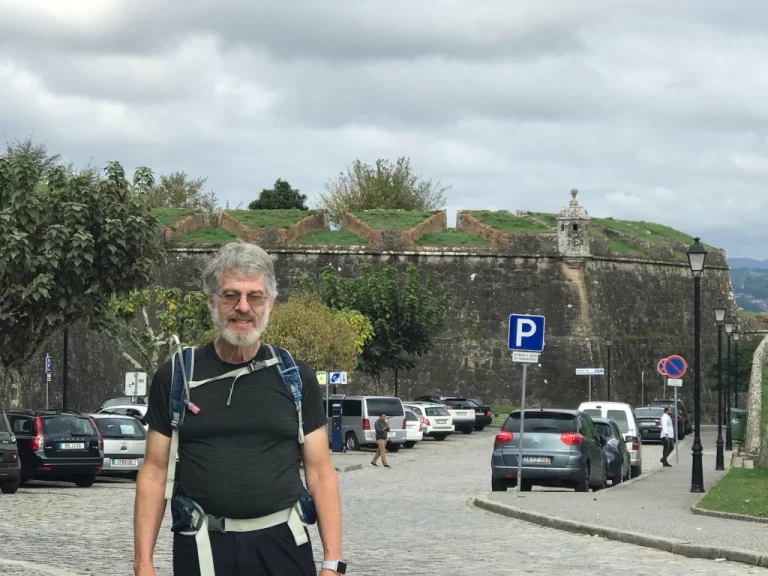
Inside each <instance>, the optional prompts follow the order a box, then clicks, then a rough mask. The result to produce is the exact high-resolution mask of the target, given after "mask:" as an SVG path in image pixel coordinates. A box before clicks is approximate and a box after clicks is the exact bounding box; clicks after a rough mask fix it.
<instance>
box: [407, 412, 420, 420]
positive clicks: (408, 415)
mask: <svg viewBox="0 0 768 576" xmlns="http://www.w3.org/2000/svg"><path fill="white" fill-rule="evenodd" d="M405 419H406V420H410V421H413V420H416V421H417V422H418V421H419V417H418V416H416V414H414V413H413V412H411V411H410V410H406V411H405Z"/></svg>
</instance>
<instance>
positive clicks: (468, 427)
mask: <svg viewBox="0 0 768 576" xmlns="http://www.w3.org/2000/svg"><path fill="white" fill-rule="evenodd" d="M449 398H453V399H457V398H458V397H457V396H435V395H426V396H419V397H418V398H416V399H415V400H414V402H433V403H436V404H442V405H443V406H444V407H445V409H446V410H448V413H449V414H450V415H451V419H452V420H453V427H454V429H455V430H456V431H457V432H458V431H459V430H461V432H463V433H464V434H472V432H473V431H474V429H475V422H476V421H477V415H476V413H475V408H474V406H472V405H471V404H469V403H465V402H464V399H460V400H458V402H459V403H460V404H459V406H458V407H457V406H456V405H454V404H453V403H451V402H448V399H449Z"/></svg>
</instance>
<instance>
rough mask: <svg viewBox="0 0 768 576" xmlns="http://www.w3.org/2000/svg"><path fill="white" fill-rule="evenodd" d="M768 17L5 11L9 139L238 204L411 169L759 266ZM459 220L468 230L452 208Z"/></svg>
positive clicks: (633, 1)
mask: <svg viewBox="0 0 768 576" xmlns="http://www.w3.org/2000/svg"><path fill="white" fill-rule="evenodd" d="M767 19H768V6H766V5H764V3H763V2H759V1H758V0H750V1H748V2H744V3H742V4H741V5H740V10H738V11H736V10H733V8H732V7H731V6H730V5H729V4H728V3H727V2H725V1H715V0H696V1H695V2H694V1H693V0H680V1H678V2H674V3H672V4H670V3H664V2H661V1H660V0H650V1H648V0H627V1H626V2H622V3H616V2H612V1H609V0H590V1H585V2H580V3H573V2H566V1H565V0H551V1H549V2H535V1H533V0H531V1H522V0H521V1H516V2H509V1H501V0H497V1H493V2H483V3H480V4H478V3H471V2H469V1H468V0H466V1H461V0H453V1H451V2H445V1H441V2H438V1H437V0H431V1H425V2H419V3H413V2H405V1H404V0H402V1H398V2H386V3H385V2H381V1H373V0H364V1H362V0H358V1H355V2H353V1H343V2H334V3H331V4H328V3H316V2H308V1H303V2H302V1H300V0H290V1H286V2H281V3H275V2H252V1H246V0H229V1H223V2H222V1H220V2H213V1H203V0H187V1H182V0H171V1H169V2H166V3H164V4H163V5H162V7H160V5H159V4H158V3H152V2H148V1H139V0H134V1H132V2H120V1H117V0H115V1H113V2H109V1H105V0H93V1H92V0H69V1H65V0H59V1H58V2H55V3H51V2H47V1H45V0H6V1H5V2H3V3H2V4H0V85H2V86H3V87H4V89H3V90H2V91H0V136H2V137H4V138H7V139H15V138H24V137H26V136H27V135H30V134H33V135H34V137H35V138H36V139H38V140H40V141H46V142H47V143H48V145H49V147H50V149H51V150H54V151H56V152H60V153H62V154H63V155H64V156H66V157H68V158H71V159H73V160H74V161H75V162H77V163H80V164H85V163H88V162H91V163H94V164H97V165H103V164H104V163H105V162H106V161H107V160H111V159H118V160H120V161H122V162H123V163H124V165H125V166H126V167H128V168H133V167H135V166H137V165H149V166H152V167H153V168H154V169H155V170H157V171H158V172H168V171H170V170H176V169H181V170H185V171H187V172H188V173H190V174H192V175H194V176H197V175H205V176H208V177H209V184H210V185H211V186H212V187H213V188H214V189H215V190H216V191H217V193H218V195H219V197H220V198H222V199H223V200H228V201H229V202H230V204H232V205H237V204H243V205H245V204H247V203H248V202H249V201H250V200H251V199H252V198H253V197H254V196H255V195H256V194H257V193H258V191H259V190H260V189H261V188H263V187H266V186H269V185H271V183H273V182H274V181H275V179H276V178H278V177H282V178H286V179H288V180H289V181H290V182H291V183H292V184H294V185H295V186H297V187H299V188H301V189H302V191H303V192H305V193H307V194H309V195H310V197H311V198H316V196H317V193H318V192H319V191H321V190H322V186H323V183H324V182H326V181H327V180H328V179H330V178H332V177H334V176H335V175H336V174H337V173H338V172H339V171H341V170H342V169H343V168H344V167H345V166H346V165H347V164H349V163H350V162H351V161H352V160H353V159H354V158H356V157H359V158H361V159H363V160H366V161H369V162H373V161H374V160H375V159H376V158H377V157H389V158H395V157H397V156H400V155H408V156H410V157H411V161H412V163H413V165H414V166H415V167H416V169H417V170H418V171H419V172H420V173H422V174H423V175H425V176H427V177H431V178H433V179H434V180H440V181H442V182H443V183H444V184H446V185H451V186H452V188H451V190H450V191H449V194H448V195H449V209H450V211H451V213H452V214H453V212H455V210H456V209H464V208H509V209H511V210H516V209H532V210H539V211H557V210H559V209H560V208H561V207H562V206H563V205H564V204H565V203H566V202H567V200H568V190H570V188H572V187H574V186H576V187H578V188H579V189H580V190H581V194H580V199H581V200H582V202H583V203H584V204H585V205H586V207H587V209H588V210H589V211H590V213H591V214H593V215H595V216H607V215H612V216H615V217H619V218H627V219H638V220H651V221H657V222H661V223H664V224H667V225H671V226H674V227H677V228H679V229H682V230H685V231H686V232H688V233H690V234H700V235H702V237H704V239H705V240H707V241H708V242H709V243H712V244H715V245H720V246H723V247H725V248H727V249H728V250H729V253H732V254H739V255H745V256H754V257H763V258H764V257H767V256H768V255H766V254H765V248H764V246H765V245H766V240H768V231H765V230H764V227H763V224H762V222H763V220H764V215H765V213H766V200H765V194H764V192H763V186H764V184H763V183H764V182H765V179H766V175H768V98H766V95H767V93H768V73H766V72H765V71H764V66H763V62H764V61H765V58H766V56H768V35H766V33H765V26H764V24H765V22H766V20H767ZM452 214H451V217H450V219H449V221H453V215H452Z"/></svg>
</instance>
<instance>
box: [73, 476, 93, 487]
mask: <svg viewBox="0 0 768 576" xmlns="http://www.w3.org/2000/svg"><path fill="white" fill-rule="evenodd" d="M94 482H96V474H91V475H89V476H79V477H77V478H75V485H77V486H79V487H80V488H90V487H91V486H93V483H94Z"/></svg>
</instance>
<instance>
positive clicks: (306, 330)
mask: <svg viewBox="0 0 768 576" xmlns="http://www.w3.org/2000/svg"><path fill="white" fill-rule="evenodd" d="M372 336H373V327H372V326H371V324H370V322H369V321H368V320H367V319H366V318H365V316H363V315H362V314H360V313H359V312H356V311H354V310H349V309H345V310H332V309H331V308H329V307H328V306H325V305H324V304H323V302H322V301H321V299H320V297H319V296H318V295H317V294H315V293H313V292H310V291H303V290H302V291H299V292H297V293H295V294H293V295H292V296H291V297H290V298H288V301H287V302H285V303H283V304H276V305H275V308H274V310H273V311H272V317H271V318H270V320H269V326H267V329H266V330H265V332H264V335H263V336H262V340H263V341H264V342H268V343H269V344H274V345H276V346H280V347H282V348H285V349H286V350H288V351H290V352H291V354H292V355H293V356H294V357H295V358H298V359H300V360H303V361H304V362H306V363H307V364H309V365H310V366H311V367H312V368H314V369H315V370H338V371H346V372H354V371H355V369H356V368H357V364H358V356H359V354H360V352H361V351H362V350H363V348H364V346H365V344H366V343H367V342H368V340H369V339H370V338H371V337H372Z"/></svg>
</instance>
